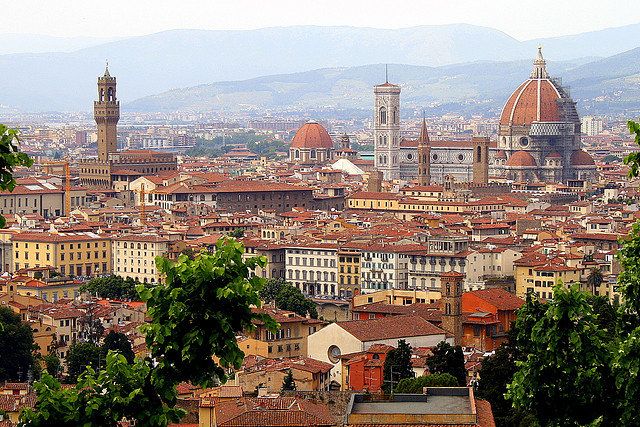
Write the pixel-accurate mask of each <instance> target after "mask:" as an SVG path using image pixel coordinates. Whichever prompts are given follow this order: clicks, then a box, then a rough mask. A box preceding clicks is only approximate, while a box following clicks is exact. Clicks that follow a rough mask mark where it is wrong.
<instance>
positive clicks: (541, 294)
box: [514, 258, 583, 299]
mask: <svg viewBox="0 0 640 427" xmlns="http://www.w3.org/2000/svg"><path fill="white" fill-rule="evenodd" d="M514 265H515V279H516V295H517V296H519V297H520V298H526V296H527V294H528V293H531V292H532V293H534V294H535V295H536V296H537V297H538V298H542V299H553V286H555V285H556V284H557V283H559V282H560V281H562V283H564V284H565V285H567V286H570V285H571V284H573V283H580V277H581V276H582V273H583V268H582V267H580V266H575V267H569V266H567V265H566V262H565V261H564V260H563V259H561V258H556V259H554V260H552V261H540V260H534V261H532V260H518V261H515V262H514Z"/></svg>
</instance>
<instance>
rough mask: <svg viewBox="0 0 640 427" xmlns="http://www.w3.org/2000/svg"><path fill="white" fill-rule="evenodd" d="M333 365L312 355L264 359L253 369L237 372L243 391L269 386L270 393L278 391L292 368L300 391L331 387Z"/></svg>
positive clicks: (236, 380)
mask: <svg viewBox="0 0 640 427" xmlns="http://www.w3.org/2000/svg"><path fill="white" fill-rule="evenodd" d="M332 368H333V365H332V364H330V363H327V362H321V361H319V360H315V359H310V358H308V357H289V358H282V359H261V360H258V361H257V362H256V364H255V365H253V366H251V367H250V368H245V369H242V370H240V371H237V372H236V373H235V383H236V385H238V386H241V387H242V389H243V390H256V389H257V388H258V387H261V388H262V387H265V388H266V389H267V390H266V391H267V392H268V393H278V392H279V391H280V389H281V388H282V382H283V380H284V378H285V377H286V376H287V374H288V372H289V370H291V373H292V375H293V380H294V381H295V383H296V390H297V391H322V390H328V389H329V372H330V371H331V369H332Z"/></svg>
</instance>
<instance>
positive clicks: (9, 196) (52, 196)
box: [0, 178, 65, 218]
mask: <svg viewBox="0 0 640 427" xmlns="http://www.w3.org/2000/svg"><path fill="white" fill-rule="evenodd" d="M17 182H18V185H16V187H15V188H14V189H13V191H11V192H9V191H6V190H5V191H0V214H2V215H8V214H23V215H24V214H39V215H42V216H43V217H44V218H49V217H52V216H56V217H57V216H61V215H65V212H64V190H63V189H61V188H58V187H56V186H55V185H53V184H49V183H47V182H44V181H42V182H41V181H38V180H35V179H32V178H24V179H19V180H17Z"/></svg>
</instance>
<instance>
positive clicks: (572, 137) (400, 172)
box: [373, 49, 596, 183]
mask: <svg viewBox="0 0 640 427" xmlns="http://www.w3.org/2000/svg"><path fill="white" fill-rule="evenodd" d="M400 92H401V89H400V87H399V86H397V85H394V84H391V83H389V82H385V83H384V84H381V85H377V86H375V88H374V97H375V105H374V126H373V139H374V147H375V148H374V153H375V160H374V162H375V167H376V169H377V170H379V171H381V172H382V173H383V176H384V179H386V180H394V179H400V180H415V179H417V180H418V181H419V182H430V183H442V182H444V181H445V180H446V179H454V180H455V181H458V182H472V181H473V182H480V181H486V180H488V176H491V177H494V178H496V179H500V180H511V181H545V182H566V181H567V180H571V179H581V180H592V179H594V178H595V175H596V167H595V162H594V161H593V159H592V158H591V156H590V155H589V154H588V153H587V152H585V151H584V150H582V146H581V139H580V138H581V134H580V118H579V116H578V113H577V110H576V107H575V102H574V101H573V100H572V99H571V97H570V96H569V94H568V92H567V91H566V90H565V89H564V88H563V87H562V86H561V85H560V83H559V82H558V81H557V80H555V79H552V78H550V77H549V75H548V73H547V70H546V61H545V60H544V58H543V57H542V52H541V50H540V49H539V50H538V55H537V58H536V59H535V60H534V63H533V70H532V72H531V75H530V77H529V79H527V80H525V81H524V82H523V83H522V84H521V85H520V86H519V87H518V88H517V89H516V90H515V91H514V92H513V94H512V95H511V96H510V97H509V99H508V100H507V102H506V104H505V106H504V108H503V110H502V114H501V116H500V127H499V135H498V140H497V141H486V140H485V139H483V138H473V139H472V140H471V141H439V140H434V141H430V140H428V138H427V141H426V142H421V141H422V140H423V139H424V137H423V136H422V133H424V132H425V131H424V130H423V131H421V136H420V137H419V138H418V139H416V140H410V139H401V138H400V122H399V117H400ZM423 127H424V126H423ZM426 146H428V148H427V147H426ZM427 153H428V161H429V165H425V164H424V163H422V164H420V163H421V162H422V160H424V158H425V154H427ZM478 159H482V161H479V160H478ZM419 160H420V162H419ZM487 161H488V164H487V167H486V168H484V169H483V168H482V166H481V165H482V164H483V163H486V162H487ZM474 165H475V172H476V173H475V175H476V176H475V178H474ZM425 170H426V171H428V172H427V173H428V176H426V177H425V176H421V174H420V173H419V171H423V172H424V171H425ZM479 174H480V175H482V176H483V177H482V178H479V177H478V175H479ZM422 175H424V173H423V174H422ZM487 175H488V176H487ZM485 177H486V179H485Z"/></svg>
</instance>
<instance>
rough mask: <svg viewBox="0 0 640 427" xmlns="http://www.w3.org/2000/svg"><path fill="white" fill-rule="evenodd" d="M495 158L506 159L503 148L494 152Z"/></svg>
mask: <svg viewBox="0 0 640 427" xmlns="http://www.w3.org/2000/svg"><path fill="white" fill-rule="evenodd" d="M496 159H498V160H507V154H506V153H505V152H504V150H498V152H497V153H496Z"/></svg>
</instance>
